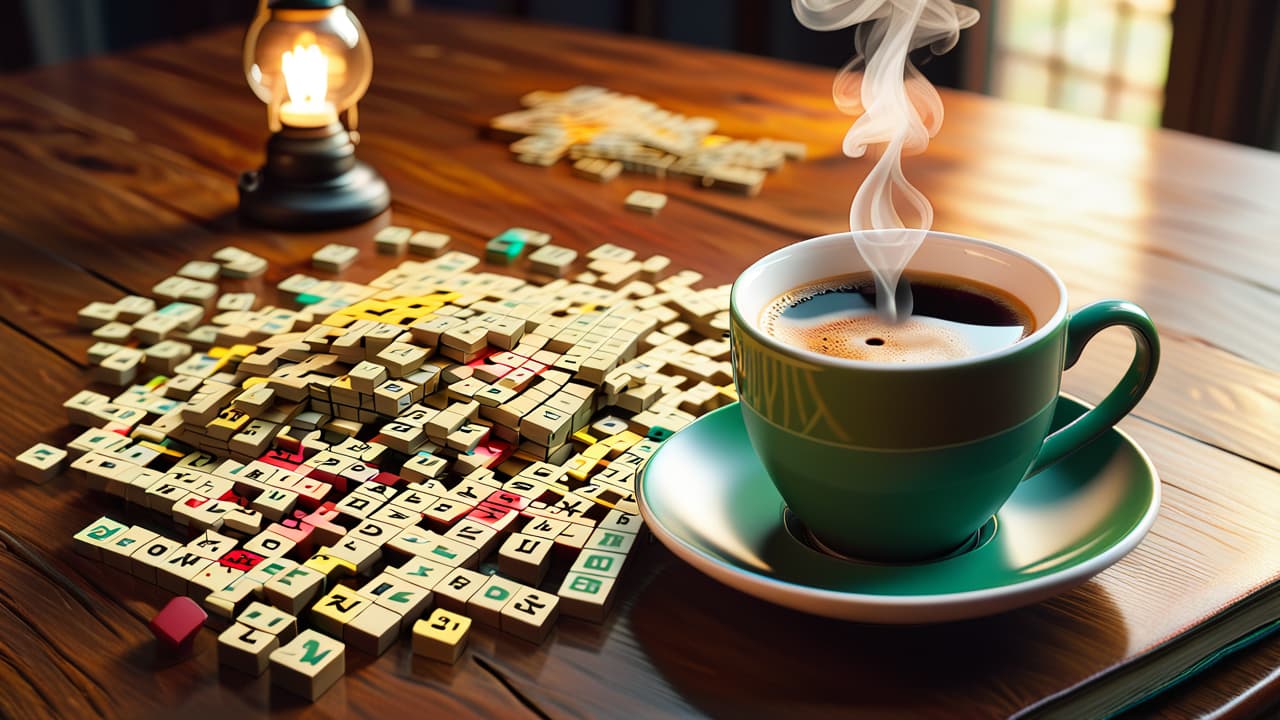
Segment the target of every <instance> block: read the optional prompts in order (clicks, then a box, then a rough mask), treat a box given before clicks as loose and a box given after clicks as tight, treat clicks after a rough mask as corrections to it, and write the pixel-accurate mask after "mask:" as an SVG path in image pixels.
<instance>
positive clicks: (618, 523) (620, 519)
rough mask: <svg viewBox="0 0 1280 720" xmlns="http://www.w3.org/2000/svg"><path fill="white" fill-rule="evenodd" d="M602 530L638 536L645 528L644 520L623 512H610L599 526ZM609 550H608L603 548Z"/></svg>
mask: <svg viewBox="0 0 1280 720" xmlns="http://www.w3.org/2000/svg"><path fill="white" fill-rule="evenodd" d="M599 527H600V529H602V530H614V531H617V532H623V533H631V534H633V535H634V534H638V533H639V532H640V530H641V529H642V528H643V527H644V520H643V519H641V517H640V516H639V515H632V514H630V513H625V512H622V511H621V510H610V511H609V514H608V515H605V517H604V519H603V520H601V521H600V525H599ZM601 549H604V550H607V549H608V548H601Z"/></svg>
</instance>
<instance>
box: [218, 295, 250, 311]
mask: <svg viewBox="0 0 1280 720" xmlns="http://www.w3.org/2000/svg"><path fill="white" fill-rule="evenodd" d="M257 301H258V296H257V295H255V294H253V293H251V292H238V293H230V292H229V293H223V294H222V295H221V296H220V297H219V298H218V304H217V306H216V307H217V309H218V310H220V311H228V310H230V311H240V310H252V309H253V306H254V304H256V303H257Z"/></svg>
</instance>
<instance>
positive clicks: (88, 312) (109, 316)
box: [76, 302, 120, 330]
mask: <svg viewBox="0 0 1280 720" xmlns="http://www.w3.org/2000/svg"><path fill="white" fill-rule="evenodd" d="M119 314H120V310H119V308H117V307H116V306H115V305H113V304H111V303H104V302H91V303H89V304H88V305H85V306H84V307H82V308H80V311H79V312H78V313H76V322H77V324H78V325H79V326H80V327H82V328H84V329H85V330H94V329H96V328H100V327H102V326H103V325H106V324H107V323H112V322H115V321H116V318H117V317H118V316H119Z"/></svg>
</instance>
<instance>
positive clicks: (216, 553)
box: [186, 530, 252, 569]
mask: <svg viewBox="0 0 1280 720" xmlns="http://www.w3.org/2000/svg"><path fill="white" fill-rule="evenodd" d="M236 544H237V543H236V540H235V539H234V538H232V537H229V536H227V535H223V534H221V533H218V532H214V531H212V530H205V531H204V532H202V533H200V534H199V535H197V536H196V537H195V538H194V539H193V540H191V541H190V542H188V543H187V545H186V547H187V549H188V550H189V551H190V552H192V553H195V554H196V555H199V556H200V557H202V558H205V559H208V560H220V559H221V558H222V557H223V556H224V555H226V554H227V553H229V552H231V551H232V550H233V549H234V548H235V546H236ZM241 569H252V568H241Z"/></svg>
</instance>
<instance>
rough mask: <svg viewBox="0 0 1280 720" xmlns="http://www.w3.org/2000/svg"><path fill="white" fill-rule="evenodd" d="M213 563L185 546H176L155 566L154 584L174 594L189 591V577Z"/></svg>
mask: <svg viewBox="0 0 1280 720" xmlns="http://www.w3.org/2000/svg"><path fill="white" fill-rule="evenodd" d="M213 564H215V563H214V561H212V560H209V559H208V558H203V557H200V556H199V555H197V554H196V553H193V552H191V551H190V550H189V549H187V548H186V547H180V548H177V549H176V550H174V551H173V552H172V553H170V554H169V557H167V558H165V559H164V562H163V563H160V564H159V565H158V566H157V568H156V584H157V585H159V586H160V587H162V588H164V589H165V590H168V591H169V592H171V593H174V594H175V595H185V594H187V593H188V592H190V591H191V589H190V583H191V579H192V578H194V577H195V576H196V575H198V574H199V573H201V572H202V571H204V569H205V568H207V567H209V566H210V565H213ZM206 594H207V593H206Z"/></svg>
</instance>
